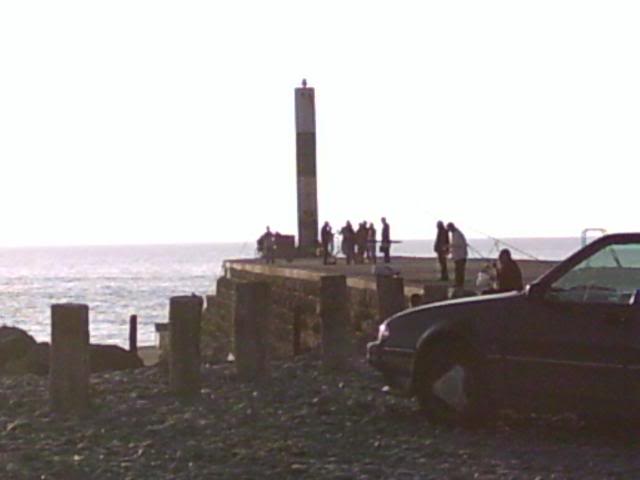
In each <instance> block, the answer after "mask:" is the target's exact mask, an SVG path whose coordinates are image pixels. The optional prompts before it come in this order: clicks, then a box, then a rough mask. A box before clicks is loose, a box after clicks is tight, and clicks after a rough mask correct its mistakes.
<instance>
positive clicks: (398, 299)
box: [376, 275, 406, 322]
mask: <svg viewBox="0 0 640 480" xmlns="http://www.w3.org/2000/svg"><path fill="white" fill-rule="evenodd" d="M376 290H377V293H378V316H379V320H380V321H381V322H382V321H383V320H385V319H387V318H389V317H390V316H391V315H393V314H394V313H398V312H400V311H402V310H404V309H405V308H406V301H405V298H404V280H403V279H402V277H400V276H396V275H393V276H392V275H376Z"/></svg>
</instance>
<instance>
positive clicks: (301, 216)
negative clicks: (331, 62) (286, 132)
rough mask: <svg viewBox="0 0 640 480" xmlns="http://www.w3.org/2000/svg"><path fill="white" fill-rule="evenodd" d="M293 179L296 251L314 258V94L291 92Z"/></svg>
mask: <svg viewBox="0 0 640 480" xmlns="http://www.w3.org/2000/svg"><path fill="white" fill-rule="evenodd" d="M295 110H296V112H295V113H296V178H297V183H298V251H299V252H300V253H301V254H302V255H305V256H315V252H316V249H317V247H318V192H317V190H318V187H317V179H316V107H315V90H314V89H313V88H311V87H307V81H306V79H303V80H302V87H300V88H296V90H295Z"/></svg>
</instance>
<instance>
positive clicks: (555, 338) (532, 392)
mask: <svg viewBox="0 0 640 480" xmlns="http://www.w3.org/2000/svg"><path fill="white" fill-rule="evenodd" d="M614 240H617V241H620V242H622V243H615V241H614ZM627 241H628V239H626V237H623V238H618V237H614V238H613V240H610V241H609V242H607V241H604V242H600V243H599V244H598V245H596V246H595V247H591V248H590V249H587V250H586V251H585V253H584V254H582V255H575V256H574V257H572V258H571V259H570V260H569V261H568V263H567V264H565V265H562V266H561V267H560V268H559V269H558V270H557V272H556V273H555V275H551V276H550V277H549V278H548V279H546V281H543V282H541V283H540V284H538V285H536V286H535V287H536V288H534V289H533V290H530V293H531V294H530V295H528V296H527V298H526V300H525V301H524V302H523V304H522V308H521V309H520V311H519V312H518V314H517V317H518V318H512V319H509V321H508V322H507V325H506V327H505V342H504V347H503V348H504V359H505V382H506V386H507V389H508V390H509V392H510V393H511V394H512V395H511V396H512V397H513V398H514V399H515V400H516V403H525V404H531V403H535V404H536V405H537V406H542V407H544V408H545V409H548V410H564V409H570V410H593V409H598V410H599V411H600V410H604V409H607V410H608V409H619V408H621V407H622V406H623V405H624V394H625V391H626V390H625V378H626V374H625V364H626V363H628V361H627V360H628V356H629V355H628V349H625V342H626V341H627V340H626V336H627V335H628V333H629V326H628V321H629V313H630V307H629V302H630V299H631V297H632V296H633V293H634V291H635V288H634V285H635V284H636V280H635V279H636V277H637V276H638V275H637V273H638V272H639V271H640V270H638V269H636V268H634V267H633V261H632V260H631V257H633V255H634V252H635V249H637V251H638V252H639V253H640V242H631V243H626V242H627ZM611 242H613V243H611ZM533 292H535V294H533ZM639 346H640V345H639ZM639 352H640V350H639ZM639 359H640V356H639ZM639 366H640V365H639Z"/></svg>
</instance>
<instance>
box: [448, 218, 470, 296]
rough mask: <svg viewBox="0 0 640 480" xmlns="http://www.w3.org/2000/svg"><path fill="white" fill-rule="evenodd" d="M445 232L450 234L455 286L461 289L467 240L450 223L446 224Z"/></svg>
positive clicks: (465, 263) (465, 264) (465, 261)
mask: <svg viewBox="0 0 640 480" xmlns="http://www.w3.org/2000/svg"><path fill="white" fill-rule="evenodd" d="M447 230H448V231H449V233H450V234H451V242H450V243H449V250H450V252H451V258H452V259H453V264H454V266H455V286H456V287H459V288H461V287H464V274H465V268H466V266H467V239H466V238H465V236H464V234H463V233H462V232H461V231H460V230H459V229H458V228H457V227H456V226H455V225H454V224H453V223H451V222H449V223H447Z"/></svg>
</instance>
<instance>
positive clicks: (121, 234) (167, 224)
mask: <svg viewBox="0 0 640 480" xmlns="http://www.w3.org/2000/svg"><path fill="white" fill-rule="evenodd" d="M639 24H640V3H639V2H636V1H614V2H611V1H597V2H596V1H588V0H580V1H563V0H553V1H544V0H537V1H515V0H507V1H482V2H478V1H477V0H474V1H447V2H430V1H425V0H423V1H402V0H398V1H394V2H390V1H389V2H376V1H371V0H369V1H355V0H349V1H348V0H343V1H340V2H337V1H335V2H334V1H329V0H327V1H323V2H300V1H291V2H285V1H277V0H274V1H271V2H264V1H249V0H244V1H242V0H240V1H233V2H211V1H202V2H198V1H171V2H169V1H162V0H153V1H144V0H126V1H119V0H112V1H109V2H97V1H86V0H82V1H67V0H58V1H56V2H51V1H38V0H32V1H29V0H27V1H25V0H16V1H12V0H7V1H3V2H1V3H0V162H1V165H2V170H1V172H2V175H1V176H0V205H2V209H1V212H2V223H1V225H2V228H1V229H0V232H1V233H0V245H17V246H20V245H67V244H69V245H81V244H128V243H174V242H213V241H245V240H249V239H254V238H256V237H257V236H258V235H259V234H260V233H261V232H262V231H263V230H264V228H265V226H266V225H270V226H271V228H272V229H273V230H278V231H280V232H282V233H296V231H297V220H296V218H297V216H296V181H295V124H294V103H293V98H294V97H293V93H294V88H295V87H297V86H299V84H300V81H301V79H302V78H303V77H305V78H307V79H308V82H309V85H310V86H312V87H314V88H315V89H316V115H317V119H316V125H317V144H318V152H317V171H318V201H319V215H320V221H321V222H322V221H324V220H329V221H330V222H331V223H332V224H333V225H334V227H338V226H339V225H341V224H343V223H344V222H345V221H346V220H347V219H349V220H351V221H352V222H360V221H361V220H365V219H367V220H373V221H376V222H378V223H379V218H380V217H381V216H383V215H384V216H386V217H387V219H388V220H389V222H390V224H391V232H392V237H395V238H398V239H412V238H432V237H433V236H434V233H435V232H434V226H435V225H434V224H435V221H436V220H438V219H442V220H444V221H454V222H455V223H456V224H457V225H458V226H459V227H461V229H462V230H463V231H465V233H466V234H467V236H468V237H478V236H481V235H480V234H479V232H483V233H487V234H490V235H493V236H497V237H547V236H578V235H579V234H580V231H581V230H582V229H583V228H586V227H603V228H606V229H607V230H609V231H633V230H639V221H638V218H639V217H638V214H637V208H636V207H637V198H638V196H637V191H638V188H637V182H638V180H639V179H640V175H639V174H640V162H639V161H638V159H639V158H640V135H639V132H640V88H639V85H640V62H639V61H638V49H639V47H640V29H639V28H638V27H637V26H638V25H639Z"/></svg>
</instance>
